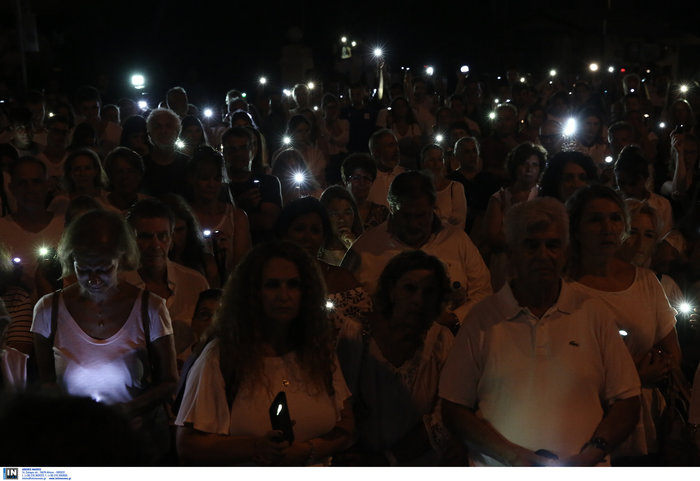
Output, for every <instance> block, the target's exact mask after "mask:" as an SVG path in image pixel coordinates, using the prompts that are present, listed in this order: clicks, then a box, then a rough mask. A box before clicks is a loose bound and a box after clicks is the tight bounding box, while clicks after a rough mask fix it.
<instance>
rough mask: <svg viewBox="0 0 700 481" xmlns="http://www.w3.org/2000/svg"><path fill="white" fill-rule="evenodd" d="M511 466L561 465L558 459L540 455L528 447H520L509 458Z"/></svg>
mask: <svg viewBox="0 0 700 481" xmlns="http://www.w3.org/2000/svg"><path fill="white" fill-rule="evenodd" d="M510 465H511V466H540V467H556V466H561V462H560V461H559V460H558V459H552V458H548V457H546V456H540V455H539V454H536V453H535V452H534V451H530V450H529V449H525V448H520V449H518V450H517V452H516V453H515V456H513V457H512V458H511V459H510Z"/></svg>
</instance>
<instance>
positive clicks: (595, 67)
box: [588, 63, 598, 72]
mask: <svg viewBox="0 0 700 481" xmlns="http://www.w3.org/2000/svg"><path fill="white" fill-rule="evenodd" d="M588 69H589V70H590V71H591V72H597V71H598V64H597V63H592V64H590V65H589V66H588Z"/></svg>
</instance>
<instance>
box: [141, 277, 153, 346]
mask: <svg viewBox="0 0 700 481" xmlns="http://www.w3.org/2000/svg"><path fill="white" fill-rule="evenodd" d="M149 294H150V292H149V291H148V290H146V289H144V290H143V292H142V293H141V323H142V324H143V333H144V335H145V336H146V347H148V346H149V345H150V344H151V318H150V316H149V315H148V297H149Z"/></svg>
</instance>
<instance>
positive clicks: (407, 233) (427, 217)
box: [390, 196, 434, 249]
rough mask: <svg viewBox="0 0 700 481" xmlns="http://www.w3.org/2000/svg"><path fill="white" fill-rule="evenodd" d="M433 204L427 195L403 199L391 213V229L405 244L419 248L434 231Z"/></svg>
mask: <svg viewBox="0 0 700 481" xmlns="http://www.w3.org/2000/svg"><path fill="white" fill-rule="evenodd" d="M433 216H434V213H433V205H432V204H431V203H430V199H428V197H427V196H421V197H417V198H411V199H401V201H400V203H399V205H398V206H396V208H395V209H394V210H393V211H392V213H391V220H390V229H391V232H392V233H393V234H394V235H395V236H396V237H398V238H399V240H400V241H401V242H403V243H404V244H406V245H408V246H410V247H413V248H416V249H417V248H419V247H421V246H422V245H423V244H425V243H426V242H427V241H428V238H429V237H430V234H431V233H432V231H433Z"/></svg>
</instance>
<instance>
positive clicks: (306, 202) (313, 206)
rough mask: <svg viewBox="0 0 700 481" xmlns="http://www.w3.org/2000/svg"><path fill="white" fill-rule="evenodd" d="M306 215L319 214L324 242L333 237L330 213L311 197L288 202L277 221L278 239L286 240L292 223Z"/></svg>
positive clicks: (276, 233) (276, 231)
mask: <svg viewBox="0 0 700 481" xmlns="http://www.w3.org/2000/svg"><path fill="white" fill-rule="evenodd" d="M306 214H318V216H319V217H320V218H321V224H322V225H323V240H324V243H325V241H327V240H328V239H330V238H331V236H332V235H333V229H332V227H331V219H330V217H329V216H328V211H327V210H326V208H325V207H324V205H323V204H321V202H320V201H319V200H318V199H316V198H314V197H311V196H308V197H302V198H300V199H294V200H293V201H291V202H288V203H287V204H286V205H285V206H284V208H283V209H282V211H281V212H280V214H279V216H278V217H277V220H276V221H275V236H276V237H277V238H278V239H284V238H285V237H286V236H287V232H288V231H289V228H290V227H291V226H292V223H293V222H294V221H295V220H296V219H297V218H298V217H301V216H303V215H306Z"/></svg>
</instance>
